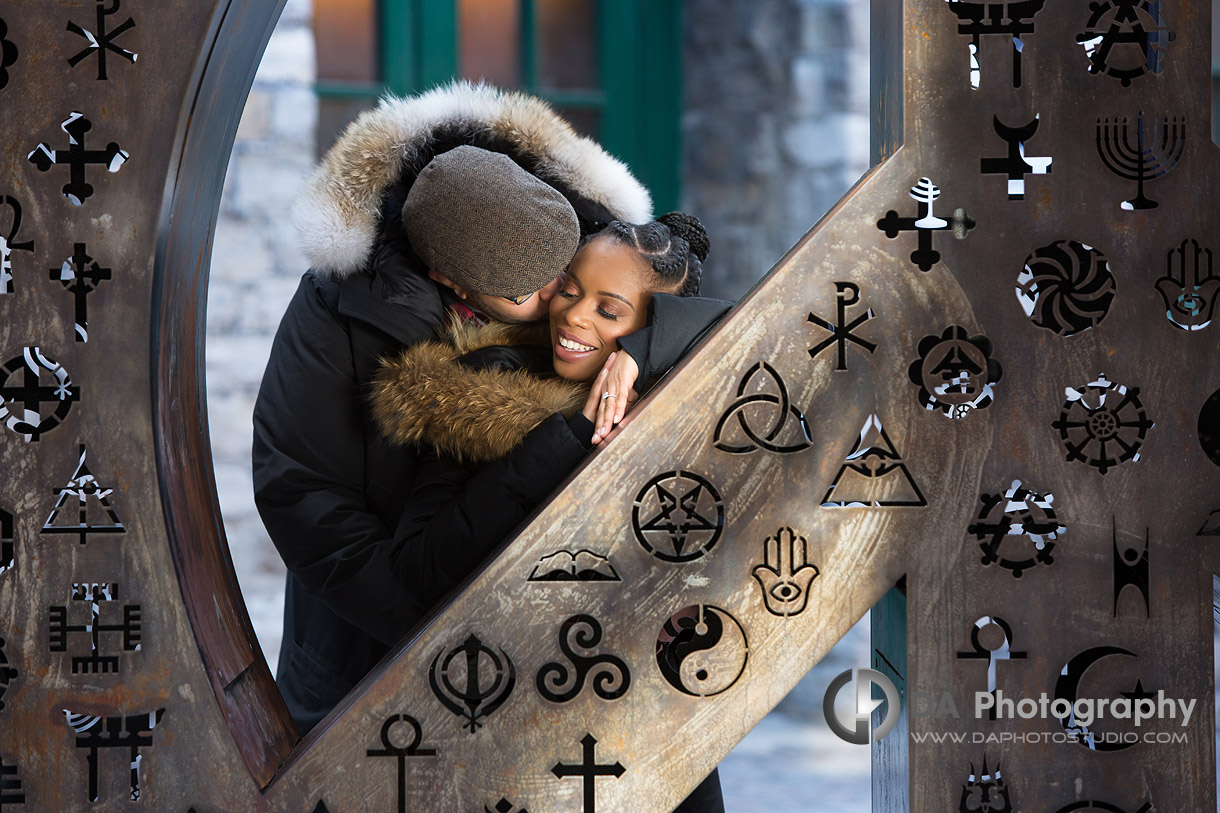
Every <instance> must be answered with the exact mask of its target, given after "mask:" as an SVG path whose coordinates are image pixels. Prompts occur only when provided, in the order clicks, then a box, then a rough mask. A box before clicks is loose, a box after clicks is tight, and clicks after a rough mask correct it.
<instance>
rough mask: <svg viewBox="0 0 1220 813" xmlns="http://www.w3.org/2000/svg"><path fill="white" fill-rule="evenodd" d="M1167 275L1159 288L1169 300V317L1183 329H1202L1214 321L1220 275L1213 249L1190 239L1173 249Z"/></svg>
mask: <svg viewBox="0 0 1220 813" xmlns="http://www.w3.org/2000/svg"><path fill="white" fill-rule="evenodd" d="M1165 265H1166V266H1167V270H1166V273H1165V276H1163V277H1161V278H1160V279H1158V280H1157V281H1156V289H1157V291H1158V292H1159V293H1160V295H1161V299H1163V300H1164V301H1165V318H1167V319H1168V320H1169V323H1170V324H1171V325H1173V326H1174V327H1180V328H1181V329H1182V330H1188V331H1192V332H1193V331H1196V330H1202V329H1203V328H1205V327H1207V326H1208V325H1210V324H1211V323H1212V311H1213V310H1215V307H1216V297H1217V295H1218V294H1220V274H1216V273H1215V271H1213V270H1212V250H1211V249H1210V248H1204V247H1202V246H1200V245H1199V241H1198V240H1191V239H1189V238H1188V239H1186V240H1183V241H1182V244H1181V245H1179V246H1178V247H1177V248H1172V249H1170V250H1169V253H1168V255H1167V256H1166V258H1165Z"/></svg>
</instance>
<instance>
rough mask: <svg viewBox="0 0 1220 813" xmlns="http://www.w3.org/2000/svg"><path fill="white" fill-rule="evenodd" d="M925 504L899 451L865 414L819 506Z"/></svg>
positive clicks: (876, 420) (876, 419)
mask: <svg viewBox="0 0 1220 813" xmlns="http://www.w3.org/2000/svg"><path fill="white" fill-rule="evenodd" d="M927 504H928V501H927V500H925V499H924V497H923V492H921V491H920V490H919V486H918V485H916V484H915V480H914V478H913V477H911V473H910V472H909V471H907V466H906V463H904V462H903V460H902V455H900V454H899V453H898V449H897V448H896V447H895V446H894V443H893V441H891V440H890V436H889V435H888V434H886V432H885V428H884V427H883V426H882V425H881V419H880V418H879V417H877V416H876V415H869V416H868V419H867V420H865V421H864V426H862V427H860V435H859V437H857V438H856V443H855V445H854V446H852V449H851V451H850V452H849V453H848V455H847V457H846V458H845V459H844V461H843V465H842V466H841V467H840V468H839V473H838V474H836V475H835V479H834V482H832V483H831V484H830V488H828V489H827V490H826V496H825V497H823V498H822V507H823V508H889V507H895V506H912V507H920V506H925V505H927Z"/></svg>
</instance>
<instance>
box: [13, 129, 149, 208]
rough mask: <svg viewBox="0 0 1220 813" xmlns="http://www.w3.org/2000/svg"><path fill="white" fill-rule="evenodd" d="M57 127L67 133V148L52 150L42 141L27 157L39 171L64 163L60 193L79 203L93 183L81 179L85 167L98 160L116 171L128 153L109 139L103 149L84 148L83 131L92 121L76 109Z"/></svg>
mask: <svg viewBox="0 0 1220 813" xmlns="http://www.w3.org/2000/svg"><path fill="white" fill-rule="evenodd" d="M59 128H60V129H61V130H63V131H64V132H65V133H67V134H68V149H66V150H56V149H53V148H52V147H51V145H49V144H47V143H45V142H44V143H42V144H39V145H38V146H37V147H35V148H34V149H33V150H32V151H31V152H30V154H29V156H28V158H29V159H30V162H31V163H33V164H34V166H36V167H38V171H39V172H46V171H47V170H49V169H50V168H51V167H53V166H55V165H57V164H63V165H67V166H68V183H66V184H64V187H63V193H64V197H66V198H67V199H68V200H69V201H71V202H72V204H73V205H74V206H81V205H82V204H84V202H85V201H86V200H87V199H88V198H89V197H90V196H91V195H92V194H93V185H92V184H89V183H87V182H86V181H85V168H86V167H87V166H88V165H89V164H102V165H104V166H105V167H106V171H107V172H118V171H119V169H120V168H121V167H122V166H123V164H124V163H126V162H127V159H128V158H130V157H131V156H130V155H129V154H128V153H127V151H126V150H123V149H121V148H120V147H119V145H118V144H116V143H114V142H113V141H111V142H110V143H109V144H107V145H106V149H104V150H87V149H85V133H87V132H89V130H91V129H93V124H92V123H91V122H90V121H89V119H87V118H85V115H84V114H83V113H81V112H79V111H76V110H74V111H72V112H71V113H70V114H69V115H68V117H67V118H66V119H64V120H63V122H62V123H61V124H60V125H59Z"/></svg>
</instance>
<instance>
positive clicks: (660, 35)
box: [314, 0, 682, 212]
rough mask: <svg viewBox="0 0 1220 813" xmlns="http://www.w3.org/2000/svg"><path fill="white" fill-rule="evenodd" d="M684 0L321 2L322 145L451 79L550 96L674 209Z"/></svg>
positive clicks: (659, 204)
mask: <svg viewBox="0 0 1220 813" xmlns="http://www.w3.org/2000/svg"><path fill="white" fill-rule="evenodd" d="M681 6H682V3H681V0H381V2H380V3H378V2H377V0H314V20H315V25H314V28H315V38H316V40H317V45H318V83H317V91H318V96H319V101H320V105H319V122H318V149H319V151H324V150H325V149H326V148H327V147H328V146H329V145H330V144H331V142H332V141H333V140H334V138H335V136H336V135H337V134H338V132H340V130H341V129H342V126H343V124H345V123H346V122H347V121H349V120H350V119H351V118H352V117H353V116H354V115H355V114H356V113H358V112H359V111H360V110H362V109H365V108H367V107H370V106H372V105H373V104H375V103H376V100H377V97H378V96H379V95H381V94H382V93H383V92H387V91H388V92H390V93H394V94H399V95H404V94H412V93H418V92H421V91H423V90H427V89H428V88H431V87H434V86H436V85H438V84H441V83H443V82H447V81H449V80H450V79H452V78H454V77H463V78H467V79H473V80H478V79H483V80H485V81H487V82H488V83H489V84H493V85H496V86H498V87H504V88H519V89H522V90H525V91H528V92H530V93H533V94H535V95H537V96H540V97H542V98H544V99H546V100H548V101H549V102H551V104H552V105H553V106H554V107H555V108H556V110H558V111H559V113H560V114H561V115H563V116H564V117H565V118H566V119H568V120H569V121H570V122H572V124H573V126H574V127H575V128H576V129H577V130H578V131H579V132H581V133H583V134H585V135H588V136H590V137H591V138H594V139H596V140H597V141H598V142H600V143H601V144H602V145H603V146H605V148H606V149H607V150H609V151H610V152H611V153H612V154H614V155H615V156H617V157H619V158H621V159H622V160H623V161H625V162H626V163H627V165H628V166H630V167H631V168H632V170H633V171H634V172H635V173H636V175H637V176H638V177H639V178H640V179H641V180H642V181H643V182H644V184H645V185H646V186H648V188H649V190H650V191H651V192H652V194H653V199H654V201H655V206H656V209H657V211H658V212H661V211H666V210H668V209H673V208H676V206H677V201H678V192H679V187H678V184H679V176H680V170H681V167H680V161H681V141H680V132H679V118H680V115H681V108H682V30H681V28H682V26H681Z"/></svg>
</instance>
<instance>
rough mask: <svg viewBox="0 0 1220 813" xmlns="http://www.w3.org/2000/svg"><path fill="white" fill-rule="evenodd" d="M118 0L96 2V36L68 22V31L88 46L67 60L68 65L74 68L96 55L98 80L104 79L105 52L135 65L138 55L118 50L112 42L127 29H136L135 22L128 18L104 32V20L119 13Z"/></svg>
mask: <svg viewBox="0 0 1220 813" xmlns="http://www.w3.org/2000/svg"><path fill="white" fill-rule="evenodd" d="M119 3H120V0H98V3H97V34H96V35H95V34H94V33H93V32H91V31H87V30H86V29H84V28H82V27H80V26H79V25H77V24H76V23H74V22H72V21H68V30H69V31H71V32H72V33H73V34H76V35H78V36H81V37H84V38H85V41H86V42H88V43H89V44H88V45H87V46H85V49H84V50H83V51H81V52H80V53H78V54H77V55H76V56H74V57H72V58H71V59H69V60H68V64H69V65H71V66H72V67H73V68H75V67H76V66H77V65H78V64H80V63H81V62H83V61H84V60H85V59H87V58H88V57H90V56H92V55H93V54H97V78H98V79H99V80H102V79H106V78H107V77H106V52H107V51H111V52H113V53H114V54H116V55H117V56H120V57H122V58H123V59H126V60H127V61H128V62H130V63H132V64H135V61H136V59H137V58H138V57H139V54H135V53H132V52H131V51H128V50H127V49H126V48H120V47H119V46H118V45H115V43H114V41H115V40H116V39H117V38H118V37H119V35H120V34H122V33H123V32H125V31H127V30H128V29H129V28H135V27H136V21H135V20H133V19H132V18H130V17H128V18H127V19H126V20H125V21H124V22H122V23H119V25H118V27H117V28H112V29H110V30H109V31H107V30H106V18H107V17H110V16H112V15H114V14H118V13H119Z"/></svg>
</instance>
